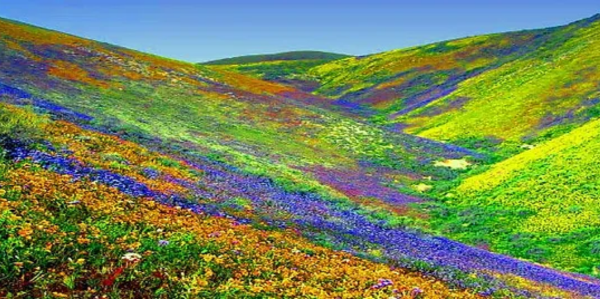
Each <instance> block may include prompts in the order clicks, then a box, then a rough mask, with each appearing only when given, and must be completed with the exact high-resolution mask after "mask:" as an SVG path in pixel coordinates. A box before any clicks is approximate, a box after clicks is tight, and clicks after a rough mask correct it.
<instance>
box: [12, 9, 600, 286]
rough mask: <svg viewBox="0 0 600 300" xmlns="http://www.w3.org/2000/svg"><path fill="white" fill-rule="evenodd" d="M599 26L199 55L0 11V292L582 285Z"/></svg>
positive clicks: (593, 279) (587, 268) (589, 261)
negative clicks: (358, 51) (179, 54)
mask: <svg viewBox="0 0 600 300" xmlns="http://www.w3.org/2000/svg"><path fill="white" fill-rule="evenodd" d="M599 26H600V22H599V21H598V17H597V16H596V17H592V18H590V19H587V20H583V21H578V22H575V23H572V24H569V25H567V26H561V27H555V28H550V29H542V30H530V31H523V32H515V33H505V34H493V35H486V36H478V37H470V38H466V39H459V40H454V41H447V42H441V43H436V44H432V45H426V46H423V47H415V48H410V49H403V50H394V51H390V52H385V53H381V54H375V55H371V56H366V57H345V56H339V57H338V56H335V57H333V56H332V57H328V58H312V59H301V58H297V59H296V58H294V57H293V56H292V57H290V58H289V59H288V57H285V56H284V57H283V58H281V57H279V58H277V59H274V58H273V59H266V58H264V57H258V58H252V59H250V60H248V61H244V60H239V61H235V60H234V61H225V62H222V63H218V64H206V65H205V64H195V63H188V62H181V61H175V60H170V59H166V58H162V57H158V56H154V55H151V54H145V53H141V52H137V51H134V50H130V49H126V48H122V47H118V46H115V45H109V44H106V43H100V42H96V41H92V40H87V39H84V38H79V37H75V36H71V35H68V34H64V33H60V32H55V31H50V30H46V29H42V28H37V27H34V26H30V25H26V24H22V23H19V22H16V21H10V20H5V19H0V298H96V297H98V298H600V273H599V272H600V271H599V270H600V239H599V238H598V236H599V235H600V222H599V221H598V220H600V205H599V204H598V201H597V200H598V197H599V196H600V193H599V189H600V178H599V177H598V172H597V170H596V169H597V168H596V166H597V165H598V162H600V156H599V155H597V153H598V151H599V150H600V142H599V141H598V138H599V135H600V121H599V120H597V118H596V117H597V111H598V104H600V102H599V101H597V100H598V94H597V93H598V81H597V79H598V76H596V75H597V74H596V73H597V72H596V71H597V67H598V66H597V65H598V60H597V59H596V58H597V53H599V52H598V51H596V50H597V49H596V48H597V47H598V45H599V44H598V40H597V39H596V38H597V37H598V34H599V33H600V31H598V30H599V28H600V27H599ZM576 58H577V59H576ZM257 59H258V61H256V60H257ZM261 59H263V60H261ZM534 82H535V83H534ZM500 83H502V84H500ZM556 85H558V86H561V88H560V89H558V90H556V91H555V92H556V93H555V94H552V95H550V94H548V89H550V86H556Z"/></svg>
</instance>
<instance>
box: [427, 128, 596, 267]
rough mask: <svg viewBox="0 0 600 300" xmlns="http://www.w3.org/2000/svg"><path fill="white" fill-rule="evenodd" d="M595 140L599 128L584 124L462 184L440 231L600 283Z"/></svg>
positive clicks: (451, 201) (451, 202) (452, 199)
mask: <svg viewBox="0 0 600 300" xmlns="http://www.w3.org/2000/svg"><path fill="white" fill-rule="evenodd" d="M599 138H600V120H594V121H590V122H589V123H587V124H585V125H584V126H582V127H580V128H577V129H575V130H573V131H572V132H570V133H568V134H565V135H563V136H561V137H558V138H556V139H553V140H551V141H549V142H546V143H543V144H540V145H538V146H536V147H534V148H533V149H530V150H527V151H525V152H524V153H521V154H519V155H517V156H514V157H512V158H510V159H507V160H505V161H503V162H500V163H498V164H496V165H494V166H493V167H492V168H491V169H490V170H488V171H486V172H484V173H482V174H479V175H476V176H473V177H470V178H467V179H466V180H464V182H462V184H460V185H459V186H458V188H456V191H455V194H454V196H453V197H452V198H449V199H448V201H449V202H450V203H449V204H447V205H448V206H449V207H450V208H448V209H449V210H447V211H444V212H443V214H444V215H445V217H444V218H442V219H443V221H440V223H439V225H440V226H442V227H443V228H445V229H446V230H447V234H451V236H453V237H458V238H460V239H463V240H465V241H469V242H474V243H476V242H480V243H482V242H483V243H487V244H488V245H489V246H490V247H491V248H492V249H493V250H496V251H502V252H504V253H508V254H512V255H516V256H519V257H525V258H528V259H532V260H536V261H540V262H544V263H547V264H551V265H554V266H557V267H561V268H562V269H566V270H571V271H577V272H583V273H588V274H593V275H596V276H598V275H600V274H599V272H600V270H599V268H600V256H599V255H598V254H599V253H600V240H599V239H598V236H599V233H600V223H599V222H600V206H599V205H598V197H600V190H599V187H600V177H599V173H598V171H597V166H598V156H597V155H595V154H596V153H598V151H599V150H600V142H599V141H600V139H599ZM456 211H461V212H462V213H459V214H453V212H456Z"/></svg>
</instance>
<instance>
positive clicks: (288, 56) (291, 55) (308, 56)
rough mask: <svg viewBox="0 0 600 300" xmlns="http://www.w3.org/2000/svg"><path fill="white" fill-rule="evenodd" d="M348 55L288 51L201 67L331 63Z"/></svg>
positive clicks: (243, 57) (212, 61) (248, 56)
mask: <svg viewBox="0 0 600 300" xmlns="http://www.w3.org/2000/svg"><path fill="white" fill-rule="evenodd" d="M347 57H350V55H346V54H339V53H331V52H323V51H290V52H281V53H274V54H258V55H244V56H238V57H231V58H224V59H217V60H211V61H207V62H203V63H202V64H203V65H239V64H249V63H258V62H267V61H280V60H322V61H332V60H336V59H341V58H347Z"/></svg>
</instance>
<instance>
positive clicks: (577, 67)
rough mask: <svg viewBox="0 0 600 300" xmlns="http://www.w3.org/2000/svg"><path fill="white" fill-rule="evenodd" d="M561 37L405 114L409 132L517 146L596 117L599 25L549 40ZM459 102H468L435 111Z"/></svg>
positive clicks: (565, 30) (563, 31) (561, 32)
mask: <svg viewBox="0 0 600 300" xmlns="http://www.w3.org/2000/svg"><path fill="white" fill-rule="evenodd" d="M581 24H586V26H581ZM563 37H564V38H566V40H565V42H563V43H556V45H554V44H550V45H548V44H545V45H544V46H543V47H541V48H540V49H538V50H537V51H535V52H534V53H532V54H531V55H530V56H525V57H523V58H521V59H519V60H516V61H513V62H510V63H506V64H504V65H503V66H501V67H499V68H497V69H495V70H491V71H489V72H486V73H483V74H482V75H480V76H477V77H475V78H471V79H468V80H465V81H463V82H462V83H460V84H459V87H458V88H457V90H456V91H455V92H453V93H452V94H450V95H448V96H447V97H444V98H441V99H439V100H437V101H435V102H433V103H431V104H430V105H429V106H427V107H424V108H423V109H422V110H420V111H415V112H414V113H412V114H409V115H408V116H406V118H404V120H405V121H406V122H407V123H408V124H409V125H411V126H412V127H411V129H410V130H409V131H410V132H414V133H418V134H419V135H422V136H426V137H430V138H435V139H438V140H454V141H455V140H457V139H464V138H468V137H474V138H485V137H495V138H499V139H502V140H507V141H513V142H519V141H522V140H525V141H528V140H534V138H535V137H537V136H539V135H549V136H552V132H551V131H559V133H561V131H563V132H564V130H565V128H563V127H564V126H569V125H571V124H581V123H583V122H585V121H587V120H588V119H589V118H590V117H592V116H594V115H597V114H598V107H597V106H596V105H597V104H598V103H597V101H595V99H597V98H598V97H599V96H600V94H599V93H598V84H597V82H598V80H599V78H600V69H599V68H598V61H599V59H600V54H599V53H600V51H599V50H600V39H599V38H600V21H596V22H593V23H577V24H574V25H572V26H568V27H565V28H560V29H559V30H558V31H556V32H555V33H553V37H552V39H550V41H552V42H554V41H556V40H560V39H563ZM460 98H466V99H469V100H468V101H466V103H465V104H463V105H462V106H461V107H460V108H459V109H451V110H448V111H445V112H442V113H439V110H440V108H443V107H446V106H451V105H452V100H454V99H460ZM442 110H443V109H442Z"/></svg>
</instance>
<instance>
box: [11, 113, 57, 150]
mask: <svg viewBox="0 0 600 300" xmlns="http://www.w3.org/2000/svg"><path fill="white" fill-rule="evenodd" d="M46 121H47V119H46V118H44V117H40V116H38V115H36V114H34V113H33V112H31V111H30V110H29V109H24V108H19V107H15V106H11V105H7V104H3V103H0V147H1V148H4V149H11V148H14V147H16V146H19V145H27V144H30V143H32V142H35V141H36V140H38V139H39V138H40V137H41V136H42V128H43V126H44V124H45V123H46Z"/></svg>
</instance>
